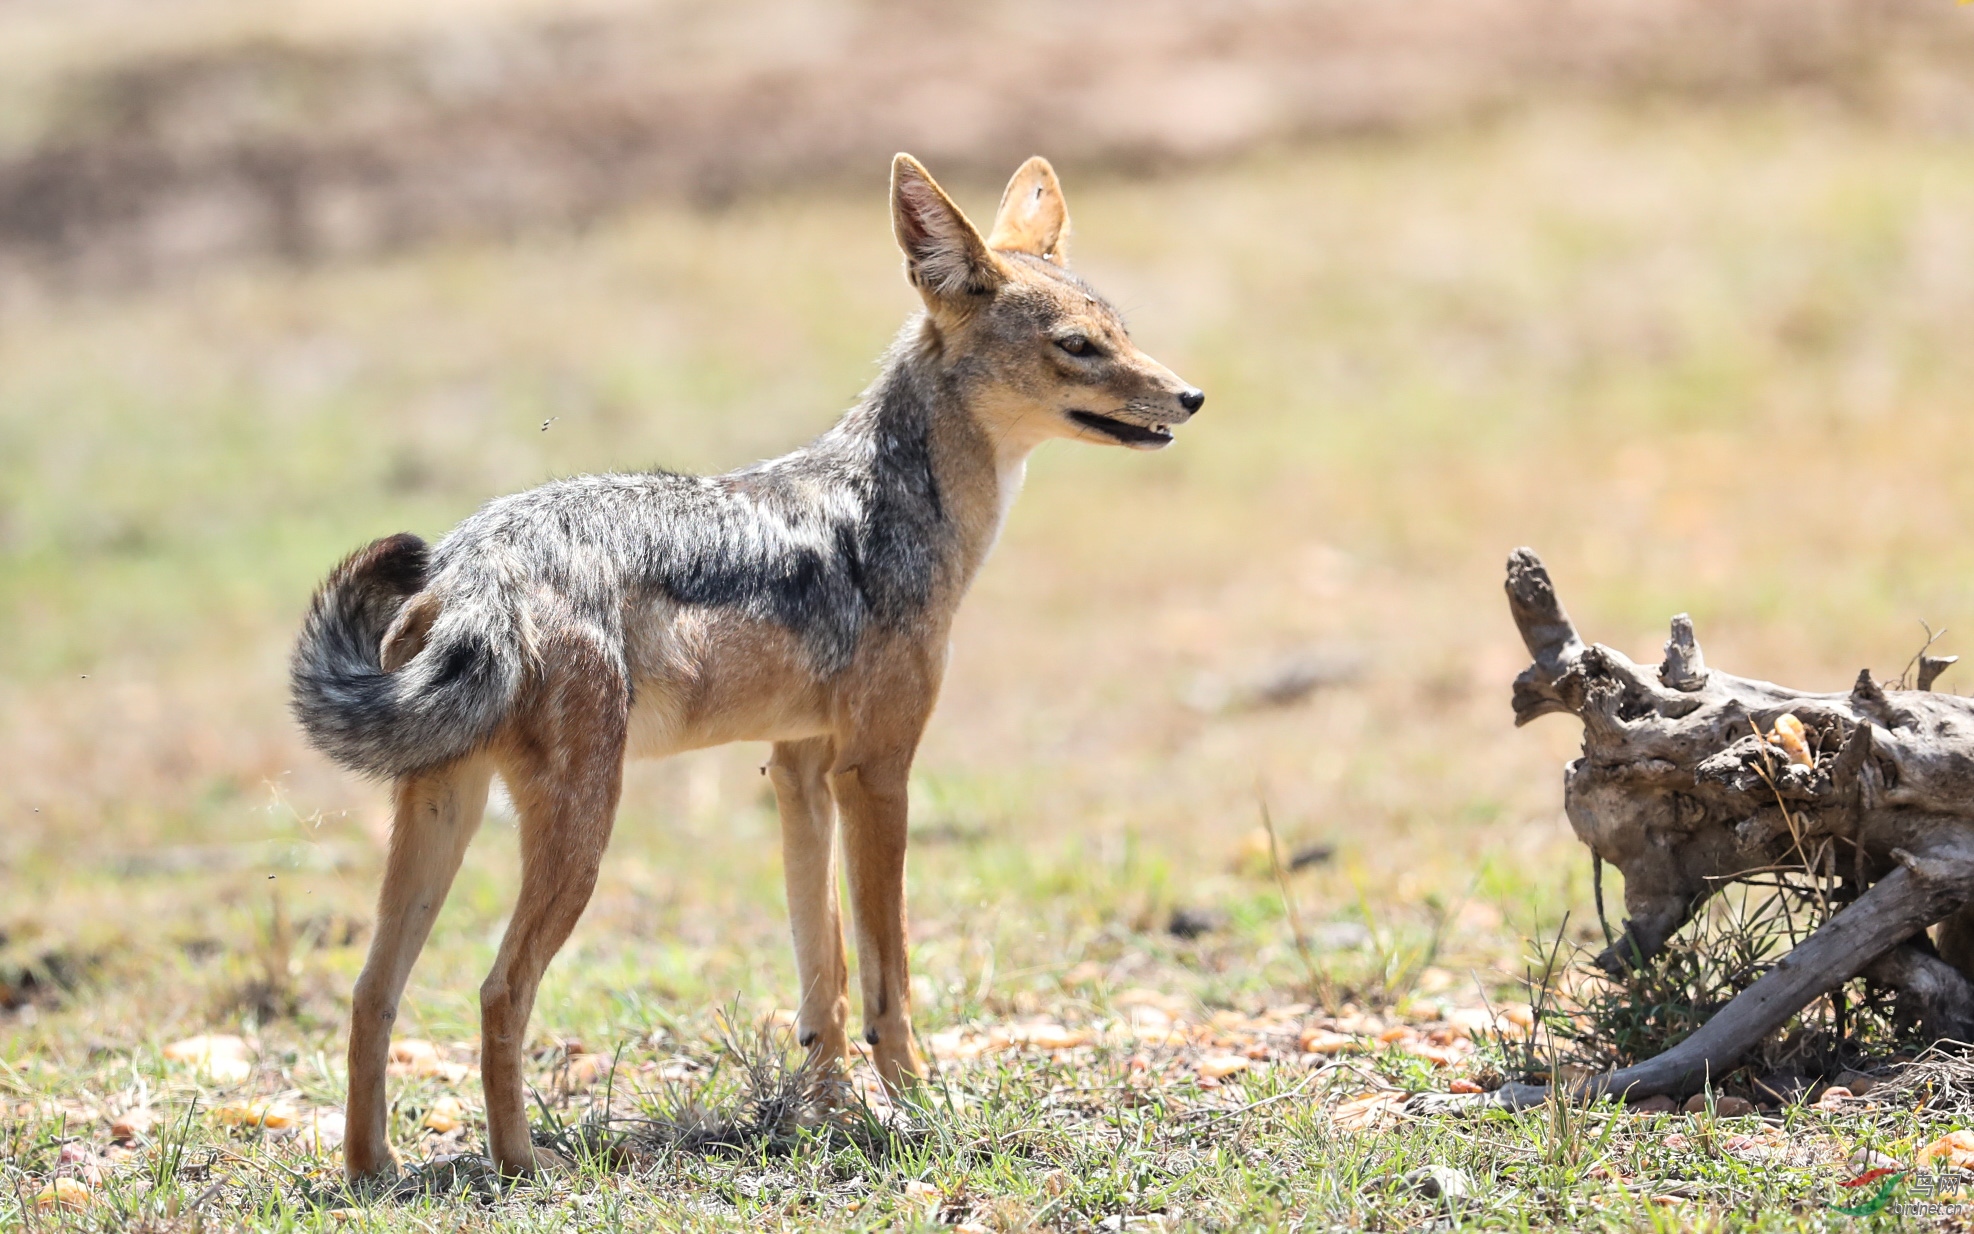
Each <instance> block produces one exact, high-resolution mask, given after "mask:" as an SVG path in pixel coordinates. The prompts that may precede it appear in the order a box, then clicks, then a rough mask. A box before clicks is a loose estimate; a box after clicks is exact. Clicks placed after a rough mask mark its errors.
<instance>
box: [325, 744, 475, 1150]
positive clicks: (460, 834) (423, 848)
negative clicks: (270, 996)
mask: <svg viewBox="0 0 1974 1234" xmlns="http://www.w3.org/2000/svg"><path fill="white" fill-rule="evenodd" d="M492 778H493V768H492V767H491V766H490V765H489V764H488V763H487V761H486V760H485V759H469V760H465V761H463V762H459V763H455V764H453V765H452V766H449V767H443V768H440V769H438V770H436V771H429V772H425V773H423V774H420V775H417V776H412V777H409V778H407V779H404V780H400V781H399V782H398V784H397V786H396V789H395V794H394V795H395V796H396V799H397V802H396V804H397V811H396V818H395V819H394V820H393V822H392V824H391V846H390V854H389V856H388V857H387V858H386V862H385V866H384V887H383V890H382V892H381V893H379V895H378V898H377V927H376V930H375V931H374V932H373V933H372V934H371V936H370V955H369V958H368V959H366V960H365V961H364V964H363V974H362V975H361V976H360V977H358V978H357V981H356V994H355V997H354V999H353V1000H352V1001H353V1007H352V1011H351V1015H350V1052H349V1074H350V1097H349V1107H348V1127H349V1130H348V1138H347V1139H346V1140H345V1141H344V1144H343V1170H344V1172H345V1173H346V1174H347V1175H348V1176H349V1177H350V1178H352V1179H356V1178H364V1177H367V1176H371V1175H377V1174H389V1173H391V1172H392V1171H393V1169H394V1168H395V1167H394V1166H393V1164H392V1161H391V1148H390V1144H389V1142H388V1138H387V1136H386V1134H385V1114H386V1112H387V1111H388V1109H389V1106H388V1104H387V1103H386V1100H385V1093H384V1069H385V1067H386V1065H387V1064H388V1063H389V1061H390V1051H391V1025H392V1024H393V1023H395V1022H396V1020H397V1014H398V999H399V998H400V997H401V996H402V995H403V993H404V983H405V979H406V978H407V977H409V976H410V975H411V966H412V964H413V962H415V961H416V960H417V959H418V953H419V952H420V951H421V950H423V949H424V946H425V939H426V937H427V936H428V935H429V934H430V933H431V931H432V922H433V921H434V920H436V919H437V918H438V915H439V906H440V905H442V904H444V903H445V898H446V891H447V890H448V889H449V888H450V887H451V886H452V879H453V875H454V874H456V873H457V872H458V871H459V861H460V858H461V857H462V856H464V855H465V852H466V845H467V844H468V843H469V842H470V841H471V840H472V839H473V833H474V832H476V831H478V830H479V827H480V819H481V816H482V815H483V814H484V813H485V812H486V805H487V786H488V783H489V781H491V779H492Z"/></svg>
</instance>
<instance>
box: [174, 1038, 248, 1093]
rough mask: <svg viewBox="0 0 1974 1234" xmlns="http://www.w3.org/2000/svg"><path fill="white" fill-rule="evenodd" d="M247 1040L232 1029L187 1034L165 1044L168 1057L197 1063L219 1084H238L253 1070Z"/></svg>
mask: <svg viewBox="0 0 1974 1234" xmlns="http://www.w3.org/2000/svg"><path fill="white" fill-rule="evenodd" d="M249 1054H250V1050H249V1048H248V1046H247V1043H246V1042H245V1041H244V1040H242V1039H241V1038H239V1037H235V1036H233V1035H232V1034H230V1033H216V1034H208V1035H204V1036H198V1037H187V1038H185V1039H184V1040H183V1041H174V1042H172V1043H171V1044H170V1045H168V1046H166V1047H165V1048H164V1056H165V1058H166V1059H167V1060H168V1061H170V1062H174V1063H188V1064H190V1065H192V1066H195V1067H197V1068H198V1069H199V1071H200V1072H201V1073H203V1074H204V1075H205V1076H206V1077H207V1078H208V1079H210V1080H212V1081H214V1082H215V1083H219V1084H238V1083H240V1082H241V1081H243V1080H245V1079H246V1078H247V1077H248V1076H251V1075H252V1074H253V1073H254V1066H253V1063H252V1062H251V1061H250V1059H249Z"/></svg>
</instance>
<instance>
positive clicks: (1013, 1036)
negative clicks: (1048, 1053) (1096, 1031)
mask: <svg viewBox="0 0 1974 1234" xmlns="http://www.w3.org/2000/svg"><path fill="white" fill-rule="evenodd" d="M1008 1037H1009V1040H1011V1041H1013V1042H1014V1043H1015V1044H1017V1045H1025V1046H1030V1047H1032V1048H1034V1049H1037V1050H1069V1049H1074V1048H1075V1047H1077V1046H1079V1045H1088V1044H1089V1042H1090V1034H1089V1032H1088V1030H1086V1029H1075V1028H1064V1027H1063V1026H1062V1025H1060V1024H1018V1025H1016V1026H1015V1027H1014V1028H1013V1029H1012V1030H1011V1031H1010V1032H1009V1034H1008Z"/></svg>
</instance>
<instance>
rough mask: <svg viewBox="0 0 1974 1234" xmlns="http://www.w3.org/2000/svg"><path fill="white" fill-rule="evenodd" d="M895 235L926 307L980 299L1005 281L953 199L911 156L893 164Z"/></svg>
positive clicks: (893, 222) (892, 203) (912, 279)
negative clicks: (972, 297)
mask: <svg viewBox="0 0 1974 1234" xmlns="http://www.w3.org/2000/svg"><path fill="white" fill-rule="evenodd" d="M891 230H892V231H893V232H894V233H895V234H896V235H897V237H898V247H899V248H901V249H903V250H905V275H906V277H907V278H909V279H911V281H912V285H913V286H915V287H917V288H918V289H919V294H920V295H923V296H924V297H925V298H926V299H927V301H928V302H932V301H938V302H947V303H950V302H951V301H953V300H956V299H957V300H964V299H965V298H966V297H969V296H981V295H986V294H987V293H989V292H991V291H993V290H994V289H995V288H997V287H999V286H1000V285H1001V283H1002V281H1003V280H1004V279H1005V278H1006V275H1005V273H1004V272H1003V270H1002V267H1001V262H1000V259H999V258H997V257H995V256H994V254H993V253H991V252H989V251H988V249H987V242H986V241H985V240H982V239H981V238H980V233H979V232H978V231H977V230H975V229H974V226H973V224H972V223H970V222H968V221H967V217H966V215H964V214H961V213H960V208H959V207H958V206H956V205H954V204H953V199H952V198H950V197H948V196H946V191H945V190H944V189H942V188H940V187H939V186H938V184H936V183H935V182H934V181H933V179H932V176H931V174H930V173H929V172H927V171H926V170H925V168H924V167H922V166H920V164H919V161H918V160H917V159H915V158H913V157H912V156H911V155H909V154H901V155H899V156H898V157H897V158H895V159H892V160H891Z"/></svg>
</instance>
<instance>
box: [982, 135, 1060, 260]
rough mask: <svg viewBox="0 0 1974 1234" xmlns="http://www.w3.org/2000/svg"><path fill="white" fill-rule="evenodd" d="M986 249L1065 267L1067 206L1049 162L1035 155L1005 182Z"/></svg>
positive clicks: (1054, 171)
mask: <svg viewBox="0 0 1974 1234" xmlns="http://www.w3.org/2000/svg"><path fill="white" fill-rule="evenodd" d="M987 247H988V248H991V249H1005V250H1007V251H1008V252H1011V253H1029V254H1032V255H1034V256H1036V257H1045V258H1047V259H1048V260H1050V261H1052V262H1054V263H1056V264H1057V265H1059V266H1066V265H1068V264H1069V206H1068V204H1067V203H1066V202H1064V201H1063V199H1062V181H1060V180H1057V179H1056V169H1055V168H1053V167H1051V166H1049V160H1047V159H1045V158H1043V157H1042V156H1041V155H1039V154H1038V155H1036V156H1035V157H1034V158H1032V159H1029V160H1028V161H1027V162H1026V163H1023V164H1022V165H1021V169H1020V170H1019V171H1016V172H1015V173H1014V179H1012V180H1010V181H1008V187H1007V191H1006V192H1004V193H1002V194H1001V208H1000V211H999V212H998V213H996V214H995V215H994V230H993V232H992V233H991V234H989V235H988V237H987Z"/></svg>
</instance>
